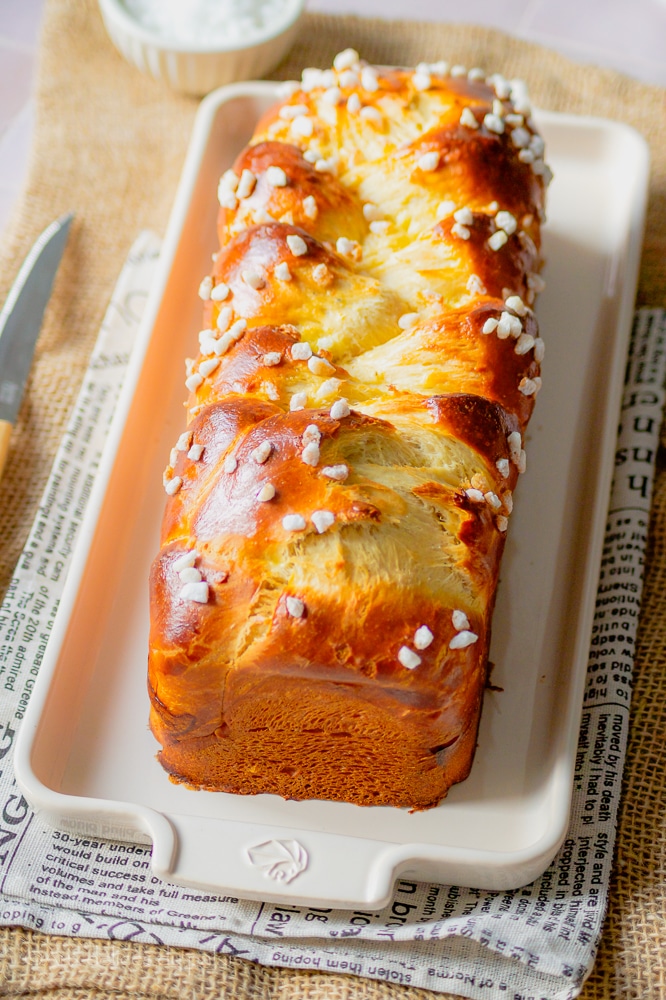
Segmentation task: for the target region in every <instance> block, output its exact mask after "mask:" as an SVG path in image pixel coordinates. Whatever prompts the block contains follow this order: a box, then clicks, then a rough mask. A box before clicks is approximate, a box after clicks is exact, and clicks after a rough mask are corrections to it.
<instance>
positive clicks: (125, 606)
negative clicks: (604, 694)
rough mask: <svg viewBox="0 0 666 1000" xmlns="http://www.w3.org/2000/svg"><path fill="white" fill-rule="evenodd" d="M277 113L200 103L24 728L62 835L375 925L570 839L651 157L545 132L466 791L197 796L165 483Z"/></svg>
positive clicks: (549, 854)
mask: <svg viewBox="0 0 666 1000" xmlns="http://www.w3.org/2000/svg"><path fill="white" fill-rule="evenodd" d="M274 98H275V88H274V86H273V85H272V84H263V83H260V84H258V83H253V84H244V85H236V86H233V87H229V88H226V89H224V90H223V91H218V92H216V93H215V94H212V95H211V96H210V97H209V98H207V99H206V100H205V101H204V102H203V103H202V105H201V108H200V111H199V114H198V118H197V121H196V126H195V130H194V134H193V138H192V142H191V147H190V151H189V154H188V159H187V162H186V165H185V169H184V174H183V179H182V182H181V185H180V188H179V191H178V195H177V199H176V202H175V206H174V209H173V213H172V216H171V220H170V223H169V228H168V231H167V235H166V237H165V241H164V246H163V254H162V258H161V263H160V272H159V280H158V281H157V283H156V287H155V288H154V290H153V294H152V296H151V299H150V301H149V304H148V306H147V314H146V317H145V323H144V325H143V332H142V339H141V341H140V342H139V343H138V344H137V349H136V356H135V357H134V358H133V361H132V366H131V368H130V371H129V374H128V381H127V384H126V386H125V389H124V392H123V395H122V398H121V402H120V407H119V412H118V414H117V417H116V420H115V422H114V425H113V428H112V431H111V438H110V442H109V445H108V448H107V452H106V455H105V459H104V462H103V465H102V468H101V470H100V473H99V479H98V482H97V484H96V488H95V491H94V493H93V496H92V498H91V500H90V506H89V510H88V519H87V522H86V527H85V531H84V532H83V534H82V536H81V539H80V542H79V545H78V548H77V552H76V554H75V557H74V563H73V565H72V567H71V569H70V574H69V578H68V582H67V587H66V593H65V595H64V599H63V601H62V605H61V611H60V613H59V616H58V619H57V622H56V627H55V631H54V634H53V636H52V639H51V641H50V644H49V647H48V651H47V657H46V659H45V660H44V663H43V664H42V668H41V675H40V678H39V684H38V686H37V688H36V690H35V692H34V694H33V697H32V700H31V703H30V707H29V711H28V715H27V717H26V719H25V720H24V723H23V726H22V731H21V734H20V740H19V746H18V752H17V761H16V766H17V775H18V780H19V783H20V785H21V787H22V789H23V791H24V794H25V795H26V796H27V798H28V799H29V801H30V802H31V803H32V805H33V807H34V808H35V809H37V810H38V811H39V812H40V813H41V814H42V816H43V817H44V818H45V819H47V820H48V821H49V822H51V823H53V824H56V825H60V826H65V827H67V828H68V829H70V830H71V829H74V830H77V831H81V832H83V833H85V834H86V835H89V836H90V835H92V836H102V837H111V838H118V839H125V840H138V841H143V842H148V841H152V842H153V867H154V870H155V873H156V874H158V875H160V876H161V877H163V878H165V879H166V880H169V881H173V882H176V883H179V884H183V885H189V886H196V887H201V888H205V889H206V890H208V891H211V890H213V891H219V892H223V891H224V892H232V893H233V894H234V895H237V896H240V897H246V898H261V899H270V900H275V901H290V902H302V903H310V904H312V905H319V906H335V907H338V906H339V907H352V906H354V907H358V906H364V907H376V906H379V905H381V904H382V903H383V902H384V901H386V900H387V898H388V896H389V894H390V891H391V886H392V883H393V881H394V879H395V878H396V876H398V875H409V877H412V878H416V879H432V880H436V881H439V882H450V883H457V884H461V885H470V886H478V887H483V888H486V889H505V888H515V887H517V886H519V885H522V884H526V883H527V882H530V881H531V880H533V879H534V878H535V877H537V876H538V875H539V874H540V873H541V872H542V871H543V870H544V869H545V867H546V866H547V865H548V864H549V862H550V861H551V860H552V858H553V857H554V855H555V853H556V851H557V849H558V847H559V845H560V844H561V842H562V840H563V838H564V836H565V833H566V827H567V821H568V813H569V806H570V798H571V788H572V776H573V761H574V754H575V747H576V740H577V732H578V725H579V719H580V710H581V702H582V693H583V686H584V680H585V671H586V664H587V653H588V644H589V638H590V629H591V623H592V615H593V609H594V598H595V593H596V583H597V573H598V568H599V560H600V553H601V547H602V541H603V532H604V522H605V516H606V506H607V501H608V493H609V488H610V482H611V477H612V468H613V457H614V445H615V436H616V427H617V417H618V412H619V405H620V397H621V389H622V378H623V369H624V359H625V355H626V349H627V340H628V334H629V331H630V325H631V316H632V309H633V299H634V293H635V284H636V277H637V270H638V261H639V253H640V245H641V236H642V227H643V218H644V210H645V193H646V187H647V153H646V147H645V144H644V142H643V140H642V139H641V138H640V137H639V136H638V135H637V134H636V133H634V132H633V131H632V130H630V129H628V128H627V127H625V126H622V125H618V124H615V123H611V122H607V121H600V120H593V119H580V118H574V117H569V116H562V115H556V114H550V113H543V114H540V115H539V120H540V124H541V126H542V130H543V133H544V135H545V138H546V142H547V158H548V161H549V163H550V164H551V166H552V168H553V170H554V174H555V180H554V181H553V183H552V185H551V188H550V200H549V210H548V217H549V221H548V224H547V227H546V230H545V238H544V252H545V257H546V259H547V265H546V269H545V277H546V280H547V290H546V291H545V293H544V294H543V295H542V296H541V298H540V301H539V305H538V315H539V318H540V323H541V330H542V335H543V337H544V338H545V341H546V345H547V354H546V359H545V362H544V366H543V376H544V388H543V391H542V392H541V394H540V396H539V399H538V405H537V408H536V411H535V415H534V418H533V421H532V424H531V429H530V432H529V435H528V464H529V468H528V472H527V475H526V476H523V477H522V478H521V481H520V483H519V485H518V488H517V491H516V509H515V513H514V515H513V517H512V521H511V526H510V530H509V537H508V542H507V547H506V552H505V556H504V562H503V566H502V573H501V584H500V590H499V596H498V601H497V606H496V611H495V619H494V628H493V644H492V650H491V660H492V662H493V663H494V664H495V669H494V672H493V682H494V684H495V685H497V687H498V688H501V689H502V690H489V691H488V692H487V693H486V695H485V701H484V707H483V715H482V720H481V729H480V733H479V740H478V750H477V754H476V758H475V761H474V766H473V769H472V773H471V776H470V777H469V778H468V779H467V781H465V782H463V783H462V784H459V785H457V786H456V787H454V788H453V789H452V790H451V792H450V793H449V795H448V797H447V798H446V799H445V801H444V802H442V803H441V805H439V806H438V807H437V808H435V809H431V810H429V811H426V812H420V813H416V814H413V815H412V814H410V813H409V812H408V811H407V810H399V809H392V808H388V807H374V808H363V807H359V806H354V805H346V804H341V803H332V802H321V801H310V802H289V801H283V800H282V799H280V798H278V797H276V796H271V795H260V796H255V797H252V796H235V795H228V794H223V793H210V792H196V791H192V790H189V789H187V788H185V787H181V786H178V785H175V784H173V783H171V782H170V781H169V780H168V777H167V775H166V774H165V773H164V772H163V770H162V768H161V767H160V765H159V764H158V763H157V762H156V760H155V754H156V751H157V749H158V747H157V745H156V743H155V741H154V739H153V737H152V736H151V734H150V731H149V729H148V725H147V719H148V698H147V694H146V681H145V674H146V657H147V652H146V651H147V638H148V587H147V578H148V570H149V566H150V563H151V561H152V559H153V557H154V556H155V554H156V552H157V551H158V535H159V527H160V521H161V517H162V510H163V506H164V493H163V489H162V470H163V468H164V465H165V463H166V459H167V456H168V455H169V451H170V449H171V446H172V444H173V442H174V441H175V440H176V438H177V437H178V435H179V434H180V432H181V431H182V427H183V419H184V410H183V401H184V396H185V390H184V388H183V378H184V375H183V371H184V366H183V359H184V358H185V357H186V356H188V355H191V354H192V353H193V352H195V351H196V347H195V345H196V343H197V333H198V330H199V328H200V323H201V303H200V301H199V299H198V297H197V294H196V292H197V288H198V285H199V282H200V279H201V277H202V276H203V275H204V274H206V273H208V272H209V270H210V257H211V252H212V251H214V250H215V248H216V235H215V223H216V214H217V201H216V191H217V181H218V178H219V176H220V174H221V173H222V172H223V171H224V170H225V169H226V168H227V167H229V166H230V165H231V163H232V162H233V160H234V159H235V157H236V155H237V154H238V152H239V151H240V149H241V148H242V147H243V146H244V145H245V143H246V142H247V140H248V139H249V137H250V135H251V133H252V131H253V128H254V124H255V122H256V120H257V118H258V116H259V115H260V114H261V113H263V111H264V110H265V109H266V108H267V107H268V106H269V104H270V103H271V102H272V101H273V100H274ZM270 842H275V844H273V846H271V847H268V848H261V850H258V851H257V850H255V849H256V848H257V847H258V846H259V845H265V844H268V843H270ZM276 844H277V846H276ZM280 845H282V846H280ZM281 858H283V861H284V863H283V864H277V865H276V866H273V864H272V860H274V861H276V862H279V861H280V859H281ZM262 859H263V862H264V863H259V864H257V863H256V862H261V861H262ZM253 860H254V862H255V863H254V864H253V863H252V862H253Z"/></svg>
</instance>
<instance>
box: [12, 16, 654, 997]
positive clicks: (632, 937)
mask: <svg viewBox="0 0 666 1000" xmlns="http://www.w3.org/2000/svg"><path fill="white" fill-rule="evenodd" d="M348 45H353V46H354V47H355V48H357V49H358V50H359V52H360V53H361V54H362V55H363V57H364V58H366V59H369V60H371V61H374V62H379V63H398V64H405V65H410V64H414V63H416V62H418V61H420V60H435V59H440V58H447V59H450V60H453V61H455V62H461V63H463V64H466V65H467V66H477V65H480V66H483V67H485V68H486V69H487V70H488V71H498V72H502V73H504V74H505V75H506V76H508V77H514V76H519V77H523V78H525V79H526V80H528V81H529V83H530V87H531V91H532V94H533V97H534V99H535V102H536V103H537V104H538V105H539V106H541V107H543V108H550V109H553V110H557V111H564V112H569V113H573V114H590V115H596V116H600V117H605V118H612V119H616V120H619V121H624V122H627V123H628V124H630V125H633V126H634V127H635V128H636V129H638V131H640V132H641V133H642V134H643V135H644V136H645V138H646V139H647V141H648V143H649V145H650V149H651V156H652V178H651V185H650V202H649V209H648V222H647V232H646V238H645V244H644V253H643V260H642V266H641V274H640V285H639V292H638V303H639V304H640V305H652V306H663V305H666V99H665V97H666V94H665V92H664V91H663V90H661V89H659V88H656V87H648V86H643V85H641V84H639V83H636V82H634V81H632V80H629V79H627V78H624V77H622V76H619V75H617V74H615V73H613V72H609V71H604V70H600V69H596V68H592V67H584V66H580V65H576V64H573V63H571V62H569V61H567V60H566V59H564V58H562V57H560V56H558V55H556V54H554V53H552V52H549V51H547V50H545V49H542V48H539V47H537V46H534V45H531V44H527V43H525V42H521V41H518V40H516V39H513V38H510V37H508V36H506V35H504V34H502V33H500V32H497V31H492V30H488V29H484V28H479V27H471V26H465V25H461V24H439V25H438V24H427V25H426V24H414V23H410V22H401V23H396V22H382V21H369V20H361V19H358V18H353V17H328V16H321V15H319V16H318V15H309V16H308V17H307V18H306V20H305V24H304V27H303V30H302V33H301V36H300V40H299V42H298V43H297V45H296V46H295V48H294V49H293V51H292V53H291V55H290V57H289V59H288V61H287V62H286V63H285V64H283V65H282V66H281V67H280V69H279V70H278V71H277V72H276V74H275V76H276V77H278V78H284V79H288V78H291V77H293V76H296V75H298V74H299V73H300V70H301V69H302V68H303V67H304V66H317V65H320V66H324V65H328V64H330V61H331V59H332V57H333V55H334V54H335V53H336V52H337V51H339V50H340V49H342V48H345V47H346V46H348ZM195 110H196V103H195V102H194V101H192V100H190V99H187V98H183V97H178V96H175V95H174V94H172V93H171V92H170V91H168V90H167V89H166V87H165V86H163V85H162V84H159V83H156V82H153V81H151V80H149V79H147V78H145V77H143V76H141V75H140V74H139V73H138V72H137V71H136V70H134V69H133V68H132V67H130V66H128V65H127V64H126V63H125V62H123V60H122V59H121V58H120V56H118V55H117V53H116V52H115V50H114V49H113V48H112V46H111V44H110V43H109V41H108V39H107V38H106V35H105V33H104V29H103V26H102V23H101V20H100V17H99V14H98V12H97V9H96V5H95V3H94V2H93V0H47V3H46V9H45V16H44V22H43V29H42V37H41V45H40V64H39V74H38V87H37V93H36V129H35V141H34V144H33V149H32V154H31V163H30V169H29V175H28V180H27V186H26V189H25V191H24V192H23V195H22V197H21V199H20V201H19V204H18V206H17V209H16V212H15V214H14V216H13V219H12V221H11V223H10V227H9V231H8V233H7V234H6V237H5V239H4V240H3V244H2V247H1V248H0V301H3V300H4V298H5V296H6V293H7V290H8V288H9V286H10V284H11V281H12V279H13V278H14V276H15V274H16V271H17V269H18V267H19V264H20V262H21V260H22V259H23V257H24V255H25V254H26V253H27V251H28V249H29V247H30V245H31V243H32V241H33V240H34V238H35V237H36V235H37V234H38V233H39V232H40V231H41V229H43V228H44V226H46V225H47V224H48V223H49V222H50V221H51V220H52V219H53V218H55V217H56V216H57V215H59V214H60V213H63V212H66V211H69V210H73V211H74V212H75V213H76V221H75V223H74V226H73V230H72V233H71V235H70V240H69V244H68V247H67V252H66V255H65V258H64V261H63V264H62V266H61V269H60V272H59V274H58V277H57V279H56V285H55V288H54V293H53V296H52V300H51V303H50V305H49V308H48V312H47V316H46V319H45V324H44V329H43V332H42V335H41V337H40V340H39V344H38V348H37V353H36V357H35V362H34V366H33V370H32V374H31V379H30V384H29V386H28V391H27V394H26V398H25V402H24V405H23V407H22V410H21V414H20V418H19V421H18V424H17V427H16V429H15V432H14V435H13V439H12V447H11V451H10V455H9V460H8V464H7V467H6V469H5V472H4V477H3V490H2V492H1V494H0V593H3V592H4V589H5V587H6V585H7V582H8V580H9V578H10V575H11V572H12V569H13V566H14V564H15V562H16V559H17V557H18V554H19V552H20V550H21V547H22V545H23V543H24V541H25V538H26V535H27V532H28V529H29V527H30V524H31V523H32V520H33V517H34V514H35V511H36V507H37V504H38V502H39V498H40V495H41V491H42V489H43V486H44V483H45V480H46V476H47V474H48V471H49V468H50V465H51V461H52V459H53V455H54V452H55V448H56V445H57V442H58V440H59V439H60V436H61V434H62V431H63V427H64V423H65V421H66V419H67V416H68V413H69V411H70V409H71V406H72V404H73V401H74V399H75V397H76V394H77V391H78V388H79V385H80V382H81V379H82V376H83V373H84V371H85V367H86V362H87V359H88V356H89V353H90V350H91V348H92V345H93V342H94V340H95V337H96V335H97V332H98V329H99V325H100V322H101V319H102V316H103V314H104V310H105V307H106V304H107V302H108V299H109V296H110V293H111V290H112V287H113V284H114V282H115V279H116V277H117V275H118V273H119V270H120V267H121V264H122V261H123V260H124V258H125V255H126V254H127V252H128V250H129V247H130V245H131V243H132V240H133V238H134V236H135V235H136V234H137V232H138V231H139V229H141V228H143V227H148V228H151V229H153V230H155V231H156V232H157V233H163V232H164V228H165V224H166V220H167V217H168V213H169V209H170V206H171V203H172V199H173V196H174V192H175V188H176V185H177V182H178V177H179V173H180V169H181V166H182V163H183V158H184V154H185V149H186V145H187V142H188V138H189V134H190V129H191V126H192V122H193V118H194V113H195ZM609 209H610V206H609ZM651 525H652V527H651V533H650V543H649V553H648V562H647V570H646V586H645V599H644V607H643V614H642V618H641V626H640V635H639V643H638V649H637V655H636V679H635V689H634V700H633V726H632V731H631V737H630V746H629V753H628V759H627V769H626V777H625V783H624V794H623V802H622V808H621V819H620V828H619V838H618V846H617V858H616V865H615V872H614V876H613V881H612V886H611V900H610V908H609V914H608V918H607V921H606V927H605V931H604V936H603V939H602V942H601V947H600V951H599V955H598V958H597V962H596V966H595V969H594V972H593V973H592V976H591V977H590V979H589V980H588V982H587V984H586V986H585V988H584V991H583V994H582V996H583V997H584V998H585V1000H593V998H594V1000H597V998H601V997H604V998H608V997H637V998H638V997H640V998H657V997H665V996H666V927H665V913H666V891H665V890H666V833H665V828H664V819H663V817H664V815H665V811H664V806H665V804H666V802H665V800H666V792H665V789H666V785H665V782H664V777H663V775H664V770H665V767H664V764H665V760H664V758H665V751H664V747H666V669H665V668H666V461H664V454H663V453H662V452H660V455H659V460H658V470H657V480H656V490H655V498H654V504H653V513H652V522H651ZM438 995H439V996H442V994H438ZM0 996H30V997H34V998H46V997H49V998H62V1000H65V998H67V1000H70V998H71V1000H73V998H77V1000H78V998H93V997H94V998H96V1000H102V998H107V997H108V998H111V997H114V998H130V997H131V998H140V997H146V998H148V997H151V998H153V997H154V998H169V1000H171V998H173V1000H181V998H199V997H201V998H204V997H206V998H208V997H211V998H212V997H215V998H218V997H219V998H234V1000H236V998H238V1000H259V998H262V1000H271V998H275V1000H278V998H279V1000H292V998H298V1000H347V998H350V1000H351V998H354V1000H389V998H391V1000H417V998H420V1000H426V998H428V997H430V998H432V997H434V996H435V994H431V993H430V992H429V991H427V990H420V989H410V988H406V987H401V986H391V985H387V984H384V983H376V982H373V981H369V980H359V979H354V978H350V977H345V976H333V975H324V974H321V973H314V972H313V973H305V972H295V971H291V970H280V969H265V968H262V967H259V966H253V965H250V964H248V963H246V962H243V961H241V960H238V959H233V958H229V957H225V956H219V955H209V954H206V953H201V952H196V951H184V950H178V949H169V948H157V947H155V946H149V945H142V944H137V943H132V942H117V941H88V940H80V939H79V940H69V939H64V938H58V937H54V936H46V935H41V934H34V933H31V932H27V931H23V930H21V929H18V928H11V929H3V930H0Z"/></svg>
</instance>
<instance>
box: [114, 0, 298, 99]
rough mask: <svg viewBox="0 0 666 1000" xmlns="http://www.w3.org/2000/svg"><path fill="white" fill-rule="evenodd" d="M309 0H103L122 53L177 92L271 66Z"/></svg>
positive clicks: (204, 89)
mask: <svg viewBox="0 0 666 1000" xmlns="http://www.w3.org/2000/svg"><path fill="white" fill-rule="evenodd" d="M304 5H305V0H187V2H186V3H185V2H183V0H99V6H100V10H101V14H102V18H103V20H104V25H105V27H106V30H107V32H108V34H109V37H110V38H111V40H112V42H113V43H114V45H115V46H116V48H117V49H118V51H119V52H121V54H122V55H123V56H124V57H125V58H126V59H127V60H128V61H129V62H130V63H133V64H134V65H135V66H137V67H138V69H140V70H142V72H144V73H147V74H148V75H149V76H153V77H155V79H158V80H164V81H165V82H167V83H168V84H170V86H172V87H173V88H174V89H175V90H179V91H181V92H183V93H186V94H192V95H196V96H202V95H203V94H207V93H209V92H210V91H211V90H215V88H216V87H221V86H223V85H224V84H227V83H233V82H234V81H236V80H249V79H253V78H257V77H261V76H264V75H265V74H266V73H268V72H270V70H272V69H273V68H274V67H275V66H276V65H277V64H278V63H279V62H280V60H281V59H282V58H283V57H284V56H285V55H286V53H287V52H288V50H289V48H290V47H291V45H292V44H293V42H294V40H295V37H296V33H297V31H298V26H299V22H300V19H301V16H302V14H303V8H304Z"/></svg>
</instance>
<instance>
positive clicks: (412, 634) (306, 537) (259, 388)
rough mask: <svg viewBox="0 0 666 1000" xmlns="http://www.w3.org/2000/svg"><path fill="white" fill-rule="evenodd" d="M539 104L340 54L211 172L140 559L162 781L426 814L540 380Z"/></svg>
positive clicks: (464, 719)
mask: <svg viewBox="0 0 666 1000" xmlns="http://www.w3.org/2000/svg"><path fill="white" fill-rule="evenodd" d="M529 116H530V109H529V106H528V104H527V98H526V94H525V91H524V86H523V85H521V84H520V83H519V82H516V81H513V82H512V83H508V82H507V81H506V80H504V79H503V78H501V77H491V78H489V79H488V80H486V79H485V74H483V73H481V71H476V70H473V71H471V72H470V73H465V71H464V70H462V68H457V67H456V68H454V70H453V71H452V72H451V73H449V72H448V68H447V67H446V66H445V65H442V64H438V65H435V66H425V65H422V66H419V67H417V70H416V71H414V72H411V71H403V70H397V69H377V68H374V67H370V66H367V65H365V64H361V63H360V62H359V58H358V55H357V54H356V53H355V52H353V50H347V51H345V52H343V53H341V54H340V55H339V56H338V57H337V58H336V61H335V64H334V69H332V70H328V71H319V70H306V71H305V73H304V75H303V81H302V83H300V84H299V83H293V84H287V85H285V87H283V100H282V102H281V103H280V104H279V105H278V106H276V107H274V108H273V109H272V110H271V111H270V112H269V113H268V114H267V115H266V117H265V118H264V119H263V120H262V121H261V122H260V123H259V125H258V128H257V130H256V132H255V134H254V137H253V139H252V142H251V144H250V145H249V146H248V148H246V149H245V150H244V151H243V152H242V153H241V155H240V156H239V157H238V160H237V161H236V164H235V166H234V169H233V170H231V171H227V173H226V174H225V175H224V176H223V177H222V180H221V182H220V187H219V200H220V206H221V207H220V216H219V237H220V244H221V249H220V251H219V253H218V254H217V256H216V261H215V265H214V273H213V274H212V275H211V276H210V277H207V278H205V279H204V280H203V282H202V285H201V289H200V295H201V297H202V298H203V299H204V300H205V307H204V310H205V324H204V325H205V329H204V330H202V332H201V334H200V336H199V340H200V353H199V355H198V357H197V358H196V360H193V361H188V362H187V381H186V384H187V387H188V389H189V391H190V397H189V403H188V407H189V408H188V414H189V422H188V426H187V430H186V431H185V432H184V434H183V435H182V436H181V438H180V440H179V441H178V443H177V445H176V447H175V449H174V450H173V452H172V455H171V461H170V464H169V466H168V468H167V470H166V472H165V480H164V482H165V488H166V492H167V493H168V494H169V499H168V500H167V506H166V513H165V516H164V522H163V529H162V548H161V551H160V554H159V555H158V557H157V559H156V560H155V562H154V565H153V568H152V575H151V615H152V625H151V635H150V655H149V689H150V695H151V701H152V710H151V726H152V730H153V733H154V734H155V736H156V737H157V739H158V740H159V742H160V743H161V744H162V747H163V749H162V751H161V753H160V755H159V759H160V761H161V763H162V765H163V766H164V767H165V768H166V770H167V771H168V772H169V773H170V775H171V776H172V777H173V778H174V779H175V780H177V781H181V782H185V783H187V784H188V785H190V786H194V787H199V788H206V789H212V790H223V791H229V792H236V793H243V794H246V793H257V792H274V793H277V794H278V795H282V796H284V797H286V798H294V799H306V798H322V799H335V800H343V801H347V802H353V803H357V804H362V805H392V806H407V807H411V808H412V809H422V808H427V807H429V806H432V805H434V804H436V803H437V802H438V801H440V799H441V798H442V797H443V796H444V795H445V794H446V792H447V790H448V789H449V787H450V786H451V785H452V784H453V783H454V782H458V781H461V780H462V779H464V778H465V777H466V776H467V774H468V773H469V770H470V767H471V763H472V758H473V755H474V749H475V744H476V737H477V728H478V722H479V715H480V710H481V701H482V695H483V690H484V686H485V684H486V679H487V662H488V645H489V638H490V624H491V614H492V609H493V602H494V597H495V590H496V586H497V581H498V570H499V564H500V557H501V553H502V548H503V545H504V539H505V531H506V528H507V523H508V519H509V515H510V513H511V509H512V499H511V497H512V491H513V489H514V486H515V484H516V479H517V477H518V474H519V472H521V471H523V470H524V465H525V452H524V450H523V434H524V431H525V427H526V425H527V422H528V420H529V417H530V414H531V412H532V408H533V406H534V398H535V395H536V393H537V391H538V389H539V387H540V384H541V380H540V378H539V371H540V361H541V359H542V356H543V342H542V340H541V339H540V338H539V337H538V333H537V325H536V321H535V318H534V315H533V313H532V310H531V308H530V306H531V305H532V304H533V301H534V298H535V293H536V292H537V291H538V290H540V286H541V284H542V282H541V279H540V277H539V275H538V271H539V267H540V260H539V243H540V240H539V227H540V222H541V220H542V218H543V193H544V187H545V184H546V183H547V180H548V173H549V172H548V168H547V167H546V166H545V164H544V161H543V158H542V154H543V142H542V140H541V138H540V137H539V136H538V135H537V134H536V133H535V130H534V124H533V122H532V120H531V118H530V117H529Z"/></svg>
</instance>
